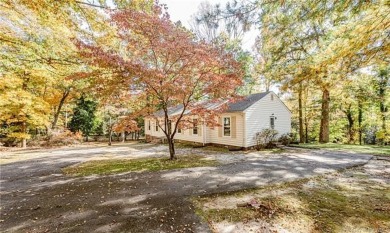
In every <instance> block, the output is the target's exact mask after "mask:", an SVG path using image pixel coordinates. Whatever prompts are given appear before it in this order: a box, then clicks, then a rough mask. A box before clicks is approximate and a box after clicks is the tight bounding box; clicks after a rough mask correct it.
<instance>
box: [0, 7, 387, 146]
mask: <svg viewBox="0 0 390 233" xmlns="http://www.w3.org/2000/svg"><path fill="white" fill-rule="evenodd" d="M0 7H1V10H0V19H1V20H0V41H1V45H0V60H1V62H0V121H1V128H0V136H1V137H2V141H3V143H5V144H6V145H15V143H19V142H22V145H23V146H26V144H27V142H28V143H30V144H31V145H33V142H34V140H35V139H40V138H44V139H45V140H52V138H53V135H57V136H58V135H59V137H60V139H59V141H61V142H63V138H72V137H75V138H80V137H81V135H80V134H72V133H70V132H67V131H65V129H69V130H71V131H72V132H78V131H81V132H82V134H83V136H84V137H88V136H89V135H111V134H112V133H113V132H118V133H121V132H128V133H130V132H138V131H140V130H141V129H142V127H143V123H142V117H141V116H142V115H143V114H146V112H145V110H148V111H154V110H158V109H162V108H165V107H169V105H175V104H177V101H180V98H181V96H180V97H177V98H175V99H174V100H170V101H168V102H164V101H161V100H159V98H158V95H156V94H153V92H151V90H150V88H149V89H145V92H143V93H141V94H140V93H138V92H137V91H138V90H140V83H137V82H134V80H133V82H132V83H127V81H126V80H127V79H124V78H123V77H127V75H132V76H139V77H142V75H145V77H149V76H152V73H150V72H149V73H147V72H145V69H141V68H139V66H136V64H133V63H129V62H127V61H131V59H132V58H131V56H129V55H128V54H131V55H133V56H134V55H136V56H141V55H140V54H143V53H144V54H149V52H150V51H152V52H158V53H159V54H168V52H170V53H169V54H170V56H176V57H180V56H182V55H180V56H179V55H178V54H175V53H172V50H173V49H172V48H175V49H177V48H189V49H190V50H189V51H192V52H193V53H192V54H193V55H194V54H195V55H196V56H194V57H195V58H194V59H196V61H201V60H202V59H210V61H211V60H215V58H216V57H221V54H224V55H226V56H227V55H229V57H227V58H226V59H221V60H220V62H219V63H216V64H212V65H213V66H214V68H215V67H220V68H222V67H229V69H228V71H232V70H234V71H235V72H234V73H235V74H240V75H236V76H227V75H226V77H225V80H224V81H225V83H226V82H227V81H231V82H232V83H234V84H235V85H236V86H225V87H224V88H225V90H231V89H232V88H234V87H237V88H234V89H235V91H236V92H237V93H238V94H240V95H247V94H251V93H256V92H262V91H268V90H274V91H276V92H277V94H278V95H279V96H281V97H282V98H283V99H284V101H285V102H286V103H287V105H288V106H289V108H290V109H291V111H292V113H293V134H295V135H296V140H299V141H300V142H315V141H319V142H323V143H326V142H340V143H351V144H388V143H389V142H390V135H389V130H388V125H389V123H390V122H389V111H388V107H389V104H390V97H389V82H390V80H389V79H390V78H389V76H390V75H389V72H390V65H389V52H390V47H389V37H390V16H389V15H390V14H389V12H390V5H389V3H387V2H386V1H370V2H367V1H348V0H347V1H320V0H310V1H267V0H258V1H254V2H246V1H243V2H238V1H232V2H230V3H229V4H227V5H226V6H221V5H212V4H211V3H208V2H204V3H202V4H201V5H200V6H199V11H198V13H197V14H195V15H194V16H193V19H192V23H191V29H186V28H183V26H182V25H181V23H180V22H172V23H169V18H168V16H167V14H166V13H162V12H164V8H165V7H168V8H169V6H164V5H163V6H160V5H159V6H158V8H159V13H156V11H155V10H154V9H155V7H156V4H155V3H154V2H153V1H150V0H133V1H126V0H117V1H107V2H106V1H86V0H84V1H83V0H80V1H76V0H66V1H50V0H39V1H38V0H36V1H23V0H5V1H2V2H1V3H0ZM125 10H131V12H133V13H131V16H132V20H131V22H133V23H134V25H127V24H125V23H124V22H127V21H125V20H124V19H126V16H128V15H121V13H120V12H121V11H125ZM112 11H115V12H119V13H117V14H114V15H115V17H113V16H112V14H111V12H112ZM137 12H141V13H142V14H141V13H137ZM147 15H151V16H150V17H147ZM137 23H138V24H139V25H143V26H144V27H145V28H137V27H136V24H137ZM153 25H161V27H160V28H150V29H149V30H148V27H152V26H153ZM129 28H130V29H131V30H133V31H137V30H138V31H137V32H139V35H142V37H141V36H131V35H130V36H129V35H127V34H126V30H125V29H129ZM250 30H255V31H256V32H257V35H258V36H257V38H256V42H255V44H254V45H253V49H252V50H251V51H246V50H245V49H243V36H244V35H245V33H247V32H248V31H250ZM170 33H174V35H176V37H175V38H173V39H171V40H170V39H169V35H170ZM125 36H127V37H125ZM148 36H161V38H164V39H165V38H168V39H166V42H165V43H164V44H163V45H164V46H157V45H155V46H154V47H152V46H150V44H147V43H144V41H145V40H146V39H145V38H149V37H148ZM129 37H131V38H130V39H129ZM124 38H125V39H124ZM150 38H154V37H150ZM191 41H195V42H196V47H191V46H190V45H192V42H191ZM130 42H131V43H132V44H134V45H140V46H139V47H138V48H134V47H130V46H129V44H131V43H130ZM83 43H84V44H83ZM90 45H93V46H94V47H91V46H90ZM143 46H144V47H143ZM147 46H149V47H147ZM178 46H181V47H178ZM140 47H142V48H145V50H141V49H139V48H140ZM100 48H102V49H100ZM103 48H104V49H103ZM170 48H171V49H170ZM214 48H218V49H215V50H218V51H215V54H214V53H212V54H214V55H210V54H208V53H206V52H205V51H214V50H213V49H214ZM221 48H222V49H223V52H222V51H220V50H221ZM163 49H166V50H169V49H170V50H171V51H166V50H163ZM200 50H202V51H200ZM84 51H87V52H84ZM88 51H92V52H88ZM107 51H109V52H107ZM114 55H115V56H114ZM188 56H189V55H188ZM213 56H214V57H213ZM147 59H149V57H146V58H145V59H144V60H143V61H145V64H148V66H151V65H150V64H149V63H148V62H150V61H151V59H149V60H147ZM183 60H185V61H187V60H188V61H189V58H183ZM227 61H228V62H227ZM235 62H236V63H235ZM172 64H173V65H172V66H173V67H175V63H172ZM188 64H190V65H192V64H191V63H188ZM237 64H239V67H238V66H237ZM190 65H189V66H190ZM148 66H147V67H148ZM123 67H125V70H123ZM191 68H192V69H191V70H190V69H189V70H186V72H185V73H181V75H182V76H185V77H190V75H191V74H192V75H193V74H194V73H192V72H196V71H198V72H199V70H202V69H206V68H207V69H209V68H210V67H200V66H195V65H192V66H191ZM138 69H139V70H138ZM129 70H130V71H131V72H129ZM133 71H134V73H132V72H133ZM228 71H226V72H227V73H228ZM177 72H179V71H177ZM227 73H226V74H227ZM153 74H155V75H154V76H157V77H160V76H158V75H161V74H159V73H153ZM213 75H214V74H211V73H210V74H209V76H208V78H209V79H207V81H208V82H209V83H212V84H213V85H214V86H218V85H221V83H219V82H216V80H217V78H220V77H219V76H218V77H217V76H213ZM212 77H214V79H212ZM163 78H164V77H163V76H161V80H164V79H163ZM238 78H240V80H237V79H238ZM170 80H171V79H167V80H164V81H167V84H163V83H162V82H156V85H157V86H158V85H160V86H161V87H163V88H166V89H167V90H171V92H167V93H161V95H163V94H164V95H166V96H169V95H172V96H173V95H174V94H172V93H175V94H176V92H177V90H175V89H173V87H171V86H169V81H170ZM183 80H184V79H183ZM179 81H180V80H179ZM185 81H186V82H183V83H181V85H182V86H188V82H189V83H190V82H192V81H193V80H192V79H190V78H187V79H185ZM217 81H218V80H217ZM222 81H223V80H222ZM238 81H240V82H241V83H242V85H240V86H239V85H238V83H239V82H238ZM204 82H206V81H204ZM179 83H180V82H179ZM135 84H137V85H138V86H137V87H134V89H132V85H135ZM99 85H100V86H99ZM97 87H99V88H97ZM123 87H125V88H123ZM197 88H198V89H197ZM197 88H195V89H197V90H198V92H197V93H194V95H191V100H193V101H195V100H202V98H204V96H210V95H215V96H221V95H222V94H223V93H217V90H215V89H213V90H212V92H211V91H210V90H208V91H210V93H208V94H207V95H205V94H204V91H203V92H202V90H205V89H202V88H203V87H200V86H197ZM123 89H124V90H125V91H123ZM126 89H127V91H126ZM129 90H131V91H129ZM129 92H130V94H129ZM227 92H229V91H227ZM184 94H188V93H183V95H184ZM134 96H142V98H141V99H140V98H138V97H137V98H134ZM150 96H152V97H150ZM199 111H200V110H199ZM135 112H141V113H140V114H133V113H135ZM200 113H202V112H201V111H200ZM62 137H63V138H62ZM110 138H111V137H110Z"/></svg>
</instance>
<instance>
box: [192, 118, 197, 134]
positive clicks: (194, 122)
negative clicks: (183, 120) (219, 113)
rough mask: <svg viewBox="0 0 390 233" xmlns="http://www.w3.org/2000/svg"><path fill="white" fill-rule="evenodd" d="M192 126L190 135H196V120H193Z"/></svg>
mask: <svg viewBox="0 0 390 233" xmlns="http://www.w3.org/2000/svg"><path fill="white" fill-rule="evenodd" d="M192 126H193V129H192V134H198V119H194V120H193V123H192Z"/></svg>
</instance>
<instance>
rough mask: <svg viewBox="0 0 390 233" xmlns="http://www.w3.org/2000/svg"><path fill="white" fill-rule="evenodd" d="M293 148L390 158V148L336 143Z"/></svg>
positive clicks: (301, 145)
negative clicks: (348, 152) (344, 151)
mask: <svg viewBox="0 0 390 233" xmlns="http://www.w3.org/2000/svg"><path fill="white" fill-rule="evenodd" d="M292 146H294V147H302V148H309V149H329V150H346V151H353V152H357V153H367V154H372V155H387V156H390V146H376V145H348V144H336V143H325V144H319V143H316V144H314V143H307V144H299V145H292Z"/></svg>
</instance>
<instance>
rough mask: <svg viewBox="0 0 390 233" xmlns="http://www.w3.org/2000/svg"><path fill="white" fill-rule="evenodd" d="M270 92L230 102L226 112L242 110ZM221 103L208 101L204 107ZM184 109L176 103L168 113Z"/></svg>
mask: <svg viewBox="0 0 390 233" xmlns="http://www.w3.org/2000/svg"><path fill="white" fill-rule="evenodd" d="M268 93H270V92H262V93H256V94H252V95H248V96H246V97H244V98H243V99H242V100H239V101H237V102H234V103H230V104H228V108H227V110H226V112H242V111H244V110H245V109H247V108H249V107H250V106H252V105H253V104H254V103H256V102H257V101H259V100H260V99H262V98H263V97H264V96H266V95H267V94H268ZM200 104H203V103H200ZM221 104H223V103H222V102H221V103H207V104H206V105H205V106H204V107H205V108H207V109H213V108H216V107H218V106H220V105H221ZM182 111H183V105H181V104H180V105H176V106H174V107H170V108H169V109H168V114H169V115H171V116H172V115H176V114H180V113H181V112H182ZM188 113H189V110H187V111H186V112H185V114H188ZM153 115H154V116H156V117H163V116H164V112H163V111H162V110H159V111H157V112H155V113H154V114H153Z"/></svg>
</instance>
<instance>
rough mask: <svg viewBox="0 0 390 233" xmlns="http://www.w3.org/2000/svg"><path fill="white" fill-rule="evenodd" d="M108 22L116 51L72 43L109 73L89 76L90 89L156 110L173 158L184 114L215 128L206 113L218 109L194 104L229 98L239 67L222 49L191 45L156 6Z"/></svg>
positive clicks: (145, 110) (190, 37)
mask: <svg viewBox="0 0 390 233" xmlns="http://www.w3.org/2000/svg"><path fill="white" fill-rule="evenodd" d="M111 19H112V22H113V23H114V24H115V25H116V26H117V27H118V33H117V35H118V38H120V41H121V46H120V47H121V49H120V50H118V51H116V50H114V49H110V48H104V47H101V46H98V45H91V44H87V43H83V42H79V43H78V45H79V47H80V49H81V50H80V51H81V52H80V53H81V55H82V56H83V57H84V58H87V59H88V60H89V62H90V64H91V65H94V66H97V67H99V68H103V69H106V70H110V75H106V74H105V75H100V76H97V77H96V76H95V77H96V78H95V79H94V80H95V83H96V85H95V87H96V90H97V91H99V92H101V93H123V91H124V90H125V91H126V92H130V93H133V94H134V95H136V96H137V98H138V100H139V101H140V102H142V103H145V104H146V106H145V107H144V108H143V109H141V110H140V111H139V113H140V114H142V115H150V114H151V113H153V112H155V111H156V110H162V111H163V113H164V114H163V117H162V120H161V121H160V127H161V129H162V130H163V132H164V133H165V135H166V137H167V139H168V143H169V145H170V149H171V150H170V151H171V158H174V147H173V138H174V135H175V132H176V129H177V127H178V124H179V122H180V121H181V120H183V117H184V118H185V116H184V115H185V114H184V113H185V112H186V111H188V110H191V112H192V114H197V115H200V116H202V121H204V122H205V123H207V124H208V125H214V126H215V125H216V124H217V122H216V121H215V118H214V117H210V114H215V112H217V111H220V110H221V108H216V109H212V110H210V109H207V108H205V107H203V106H204V105H199V104H198V105H197V104H196V103H197V102H198V101H199V100H209V101H214V100H218V101H220V100H221V99H229V98H231V97H233V96H234V95H235V90H236V88H237V87H238V86H240V85H241V80H242V78H241V75H242V71H241V68H240V64H239V63H238V62H236V61H235V60H234V58H233V57H232V55H231V54H229V53H227V52H226V51H225V50H224V49H223V48H216V47H213V46H211V45H210V44H207V43H205V42H204V41H195V39H194V36H193V35H192V34H191V33H190V32H189V31H188V30H186V29H185V28H183V27H180V26H177V25H175V24H174V23H172V21H170V19H169V16H168V15H167V14H165V13H163V11H162V9H161V7H160V6H155V9H154V13H153V14H148V13H144V12H139V11H134V10H124V11H115V12H113V13H112V14H111ZM179 104H180V105H182V106H184V108H183V111H182V112H181V114H178V115H176V116H170V115H169V114H168V109H169V108H170V107H173V106H176V105H179ZM221 107H222V106H221ZM169 122H171V124H169ZM162 126H165V127H162ZM172 127H173V129H172Z"/></svg>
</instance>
